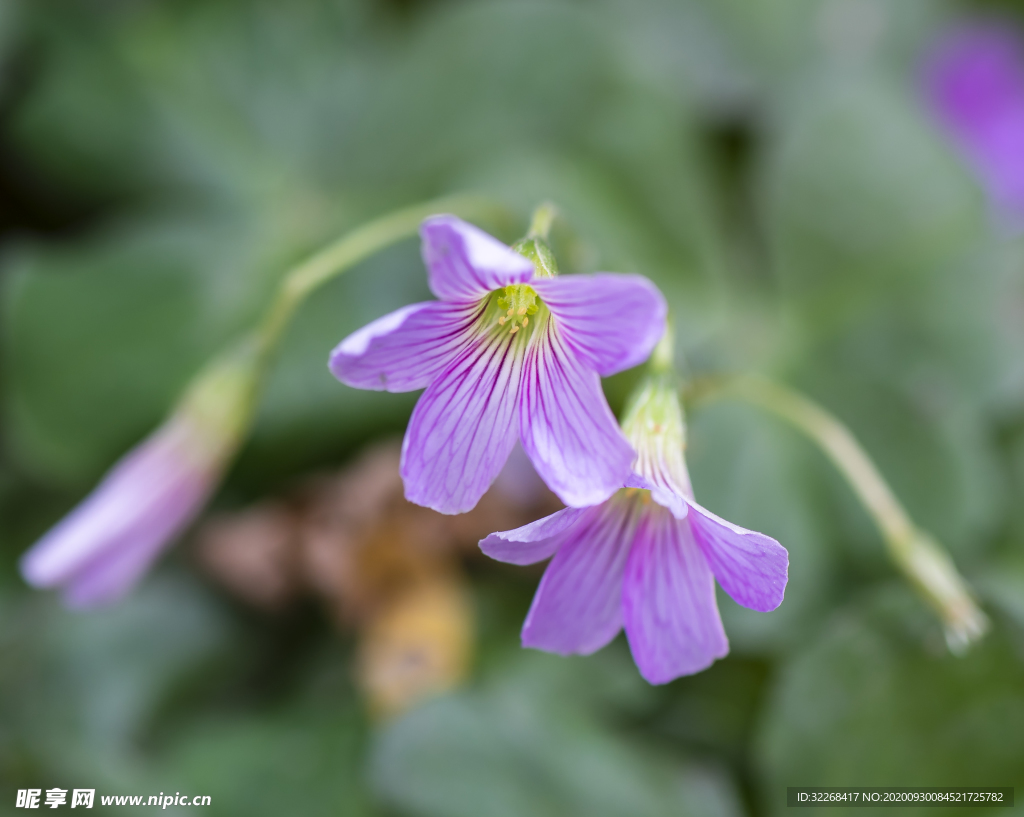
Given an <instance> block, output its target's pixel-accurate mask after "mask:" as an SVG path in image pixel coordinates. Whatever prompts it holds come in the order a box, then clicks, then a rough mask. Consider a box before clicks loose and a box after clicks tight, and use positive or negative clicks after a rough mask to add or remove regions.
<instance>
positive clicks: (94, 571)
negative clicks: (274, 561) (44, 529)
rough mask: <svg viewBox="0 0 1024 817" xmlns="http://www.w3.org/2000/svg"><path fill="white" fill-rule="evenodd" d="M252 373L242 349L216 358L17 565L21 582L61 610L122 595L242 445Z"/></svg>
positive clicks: (199, 504) (251, 363)
mask: <svg viewBox="0 0 1024 817" xmlns="http://www.w3.org/2000/svg"><path fill="white" fill-rule="evenodd" d="M256 376H257V372H256V366H255V359H254V357H253V354H252V352H251V350H249V349H248V348H246V349H245V350H243V351H242V353H240V354H238V353H236V354H232V355H230V356H229V357H227V358H225V359H221V360H217V361H215V362H214V363H213V364H211V366H210V367H209V368H208V369H207V370H206V371H204V372H203V373H201V374H200V376H199V377H198V378H197V379H196V381H195V383H194V384H193V385H192V386H191V387H190V388H189V389H188V391H187V392H186V393H185V395H184V397H183V399H182V401H181V403H180V405H179V406H178V408H177V409H176V410H175V411H174V412H173V413H172V414H171V416H170V417H169V418H168V419H167V421H166V422H165V423H164V424H163V425H162V426H160V427H159V428H158V429H157V430H156V431H154V432H153V433H152V434H151V435H150V436H149V437H147V438H146V439H145V440H143V441H142V442H141V443H139V445H137V446H136V447H135V448H134V449H132V450H131V451H129V452H128V453H127V454H126V455H125V456H124V457H123V458H122V459H121V460H120V461H119V462H117V463H116V464H115V465H114V467H113V468H112V469H111V470H110V472H109V473H108V474H107V475H106V477H104V479H103V481H102V482H101V483H100V484H99V485H98V486H97V487H96V488H95V490H93V492H92V493H91V494H89V496H87V497H86V498H85V499H84V500H83V501H82V502H81V503H80V504H79V505H78V507H76V508H75V509H74V510H72V511H71V513H69V514H68V515H67V516H66V517H65V518H64V519H63V520H62V521H61V522H59V523H58V524H57V525H56V526H55V527H54V528H52V529H51V530H50V531H49V532H48V533H47V534H46V535H45V536H43V538H42V539H40V540H39V541H38V542H37V543H36V544H35V545H34V546H33V547H32V548H31V549H30V550H29V551H28V552H27V553H26V554H25V555H24V556H23V557H22V560H21V572H22V575H23V576H24V577H25V580H26V581H27V582H28V583H29V584H31V585H33V586H35V587H39V588H48V587H61V588H63V590H64V599H65V602H66V603H67V604H68V606H69V607H74V608H87V607H96V606H99V605H103V604H109V603H112V602H114V601H117V600H118V599H120V598H121V597H123V596H124V595H125V594H126V593H127V592H128V591H129V590H130V589H131V588H132V587H133V586H134V585H135V583H136V582H137V581H138V580H139V579H140V578H141V577H142V576H143V574H145V572H146V571H147V570H148V569H149V567H150V565H152V563H153V562H154V561H155V560H156V559H157V557H158V556H159V555H160V554H161V553H162V552H163V550H164V548H165V547H167V546H168V545H169V544H171V543H172V542H173V540H174V538H175V537H176V536H177V535H178V534H179V533H180V532H181V531H182V530H183V529H184V528H185V527H186V526H187V525H188V523H189V522H190V521H191V520H192V518H193V517H194V516H195V515H196V514H197V513H198V512H199V511H200V510H201V509H202V507H203V505H204V504H205V503H206V500H207V499H208V498H209V495H210V494H211V492H212V491H213V490H214V488H215V487H216V486H217V483H218V482H219V481H220V477H221V474H222V472H223V469H224V467H225V466H226V464H227V463H228V461H229V460H230V458H231V455H232V454H233V453H234V451H235V449H236V448H237V446H238V443H239V442H240V441H241V439H242V435H243V433H244V431H245V429H246V428H247V427H248V422H249V419H250V415H251V408H252V402H253V399H252V395H253V389H254V385H255V379H256Z"/></svg>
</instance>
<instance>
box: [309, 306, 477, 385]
mask: <svg viewBox="0 0 1024 817" xmlns="http://www.w3.org/2000/svg"><path fill="white" fill-rule="evenodd" d="M483 309H484V304H481V303H467V304H452V303H445V302H444V301H427V302H425V303H419V304H410V305H409V306H405V307H402V308H401V309H399V310H397V311H395V312H392V313H390V314H389V315H385V316H384V317H382V318H378V319H377V320H375V321H374V322H373V323H369V324H367V325H366V326H364V327H363V328H362V329H360V330H358V331H357V332H353V333H352V334H351V335H349V336H348V337H347V338H345V340H343V341H342V342H341V343H339V344H338V345H337V346H336V347H335V348H334V351H332V352H331V359H330V364H329V365H330V368H331V372H332V373H333V374H334V376H335V377H336V378H338V380H340V381H341V382H342V383H345V384H346V385H348V386H353V387H355V388H357V389H374V390H376V391H390V392H402V391H413V390H415V389H422V388H424V387H425V386H427V385H429V384H430V382H431V381H432V380H433V379H434V378H435V377H437V375H438V374H440V372H441V371H442V370H443V369H444V367H445V366H446V365H448V364H449V363H450V362H451V361H452V359H453V358H454V357H455V356H456V355H457V354H458V353H459V352H460V351H461V350H462V349H464V348H465V347H466V346H467V345H468V344H469V343H471V342H472V341H473V339H474V337H475V336H476V333H475V332H474V331H473V327H474V324H475V323H476V321H477V320H478V319H479V318H480V316H481V315H482V314H483Z"/></svg>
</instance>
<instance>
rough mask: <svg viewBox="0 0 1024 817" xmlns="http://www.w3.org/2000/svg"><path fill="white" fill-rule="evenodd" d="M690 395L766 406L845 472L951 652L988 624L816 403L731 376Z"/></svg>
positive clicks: (943, 559) (842, 429) (938, 550)
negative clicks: (942, 630) (930, 611)
mask: <svg viewBox="0 0 1024 817" xmlns="http://www.w3.org/2000/svg"><path fill="white" fill-rule="evenodd" d="M693 393H694V397H695V398H696V399H697V400H700V401H702V402H703V401H709V400H712V399H715V398H719V397H732V398H736V399H740V400H744V401H745V402H747V403H750V404H752V405H755V406H758V407H760V408H763V409H766V410H768V411H770V412H772V413H773V414H775V415H776V416H778V417H780V418H782V419H783V420H786V421H787V422H788V423H790V424H792V425H793V426H794V427H796V428H797V429H799V430H800V431H802V432H803V433H804V434H806V435H807V436H808V437H809V438H810V439H811V440H812V441H813V442H814V443H816V444H817V445H818V446H819V447H820V448H821V449H822V451H824V453H825V454H826V456H828V458H829V459H830V460H831V461H832V463H833V464H834V465H835V466H836V468H838V469H839V471H840V473H841V474H842V475H843V476H844V477H845V478H846V481H847V482H848V483H849V484H850V487H851V488H852V489H853V491H854V493H855V494H856V495H857V498H858V499H859V500H860V501H861V503H862V504H863V505H864V508H865V509H866V510H867V512H868V514H869V515H870V516H871V518H872V519H873V520H874V522H875V524H876V525H877V526H878V529H879V531H880V532H881V534H882V538H883V539H884V540H885V543H886V546H887V547H888V549H889V555H890V557H891V558H892V560H893V561H894V562H895V563H896V565H897V567H899V568H900V570H901V571H902V572H903V573H904V574H905V575H906V576H907V578H908V579H910V581H911V583H912V584H913V585H914V586H915V587H916V588H917V589H918V590H919V591H920V592H921V594H922V595H923V596H924V598H925V600H926V601H927V602H928V603H929V604H930V605H931V607H932V608H933V609H934V610H935V611H936V613H938V615H939V618H940V619H941V620H942V622H943V625H944V627H945V632H946V642H947V644H948V645H949V648H950V650H951V651H952V652H954V653H956V654H960V653H962V652H963V651H964V650H965V649H966V648H967V647H968V646H969V645H970V644H971V643H972V642H973V641H976V640H977V639H979V638H981V636H982V635H984V634H985V632H986V630H987V629H988V619H987V617H986V616H985V614H984V613H983V612H982V611H981V609H980V608H979V607H978V605H977V603H976V602H975V601H974V599H973V597H972V596H971V593H970V590H969V589H968V587H967V584H966V582H965V581H964V579H963V577H961V575H960V574H959V573H958V572H957V569H956V566H955V565H954V564H953V561H952V559H950V557H949V555H948V554H947V553H946V552H945V551H944V550H943V549H942V547H941V546H940V545H939V544H938V543H937V542H936V541H935V540H934V539H933V538H932V537H931V536H930V535H929V534H927V533H926V532H924V531H922V530H920V529H919V528H918V527H917V526H916V525H915V524H914V522H913V521H912V520H911V518H910V516H909V514H908V513H907V512H906V510H905V509H904V508H903V506H902V505H901V504H900V502H899V500H898V499H897V498H896V496H895V494H894V493H893V491H892V489H891V488H890V487H889V485H888V483H887V482H886V481H885V478H884V477H883V476H882V475H881V473H879V471H878V468H877V467H876V466H875V464H874V462H872V461H871V458H870V457H869V456H868V454H867V452H865V451H864V449H863V448H862V447H861V445H860V443H859V442H857V440H856V438H855V437H854V436H853V434H852V432H851V431H850V430H849V429H848V428H847V427H846V426H845V425H843V423H841V422H840V421H839V420H838V419H837V418H836V417H834V416H833V415H832V414H830V413H829V412H827V411H826V410H825V409H824V408H822V407H821V406H819V405H818V404H817V403H814V402H813V401H811V400H809V399H808V398H806V397H804V396H803V395H801V394H798V393H797V392H794V391H792V390H791V389H788V388H786V387H784V386H781V385H779V384H777V383H773V382H771V381H769V380H766V379H763V378H758V377H737V378H733V379H729V380H725V381H721V382H717V383H711V384H708V383H703V384H698V385H697V388H696V389H694V390H693Z"/></svg>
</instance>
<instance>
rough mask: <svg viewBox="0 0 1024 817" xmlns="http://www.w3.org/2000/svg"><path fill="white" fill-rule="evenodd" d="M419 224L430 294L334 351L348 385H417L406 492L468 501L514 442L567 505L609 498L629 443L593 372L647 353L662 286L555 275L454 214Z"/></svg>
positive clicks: (449, 503) (528, 245)
mask: <svg viewBox="0 0 1024 817" xmlns="http://www.w3.org/2000/svg"><path fill="white" fill-rule="evenodd" d="M420 235H421V237H422V239H423V259H424V262H425V263H426V267H427V276H428V280H429V284H430V289H431V291H432V292H433V293H434V294H435V295H436V296H437V297H438V298H439V299H440V300H437V301H429V302H426V303H418V304H412V305H411V306H406V307H403V308H402V309H399V310H398V311H397V312H392V313H391V314H390V315H386V316H384V317H383V318H380V319H378V320H376V321H374V322H373V323H371V324H369V325H368V326H365V327H363V328H362V329H360V330H359V331H358V332H356V333H354V334H352V335H350V336H349V337H347V338H346V339H345V340H344V341H342V342H341V344H340V345H339V346H338V347H337V348H336V349H335V350H334V352H333V353H332V354H331V359H330V368H331V371H332V372H333V373H334V375H335V376H336V377H337V378H338V379H339V380H341V381H342V382H343V383H346V384H348V385H350V386H355V387H357V388H364V389H377V390H387V391H392V392H402V391H411V390H414V389H422V388H424V387H425V388H426V391H425V392H424V393H423V395H422V396H421V397H420V399H419V402H418V403H417V404H416V408H415V410H414V411H413V413H412V417H411V419H410V421H409V427H408V430H407V431H406V435H405V440H404V442H403V445H402V463H401V471H402V479H403V480H404V482H405V494H406V497H407V498H408V499H409V500H410V501H412V502H416V503H418V504H420V505H425V506H427V507H429V508H433V509H434V510H436V511H440V512H441V513H449V514H453V513H461V512H464V511H468V510H470V509H471V508H472V507H473V506H474V505H476V503H477V500H479V499H480V497H481V496H482V495H483V493H484V492H485V491H486V490H487V488H488V486H489V485H490V484H491V483H492V482H493V481H494V479H495V477H496V476H497V475H498V472H499V471H500V470H501V467H502V465H503V464H504V462H505V460H506V459H507V458H508V456H509V453H510V452H511V451H512V448H513V446H514V445H515V443H516V441H517V439H519V440H521V441H522V444H523V448H524V450H525V451H526V453H527V455H528V456H529V457H530V459H531V460H532V462H533V464H534V466H535V467H536V469H537V472H538V473H539V474H540V476H541V477H542V478H543V479H544V481H545V482H546V483H547V484H548V486H549V487H550V488H551V490H553V491H554V492H555V493H556V494H557V495H558V497H559V498H560V499H561V500H562V501H563V502H564V503H565V504H566V505H569V506H572V507H581V506H586V505H593V504H596V503H598V502H602V501H604V500H605V499H607V498H608V497H609V496H610V495H611V494H612V493H614V492H615V491H616V490H617V489H618V488H620V487H621V486H622V484H623V481H624V480H625V479H626V477H627V475H628V474H629V470H630V463H631V462H632V461H633V455H634V452H633V449H632V448H631V446H630V445H629V443H628V442H627V441H626V439H625V438H624V437H623V435H622V433H621V431H620V430H619V427H618V425H617V424H616V422H615V418H614V416H613V415H612V413H611V410H610V409H609V408H608V404H607V402H606V401H605V399H604V394H603V392H602V391H601V382H600V376H601V375H610V374H614V373H615V372H618V371H621V370H623V369H628V368H630V367H631V366H635V365H637V364H638V363H641V362H642V361H643V360H644V359H645V358H646V357H647V356H648V354H650V351H651V349H652V348H653V347H654V345H655V343H656V342H657V340H658V338H659V337H660V335H661V332H662V330H663V327H664V321H665V302H664V299H663V298H662V297H661V294H660V293H659V292H658V290H657V289H656V288H655V287H654V286H653V285H652V284H651V283H650V282H649V281H647V280H646V279H645V278H643V277H641V276H638V275H613V274H596V275H568V276H557V275H556V274H555V269H554V261H553V258H552V257H551V254H550V251H548V250H547V249H546V247H545V245H544V244H543V242H542V241H540V240H539V239H537V238H536V237H531V238H528V239H525V240H524V241H523V242H520V243H519V244H518V245H517V248H518V249H519V250H521V252H517V251H515V250H513V249H512V248H509V247H507V246H505V245H504V244H502V243H500V242H499V241H497V240H496V239H494V238H492V237H491V236H489V235H487V234H486V233H484V232H482V231H481V230H479V229H477V228H476V227H474V226H472V225H470V224H467V223H466V222H464V221H461V220H459V219H457V218H455V217H454V216H447V215H443V216H435V217H432V218H429V219H427V220H426V221H425V222H424V223H423V226H422V228H421V230H420ZM528 256H529V257H528Z"/></svg>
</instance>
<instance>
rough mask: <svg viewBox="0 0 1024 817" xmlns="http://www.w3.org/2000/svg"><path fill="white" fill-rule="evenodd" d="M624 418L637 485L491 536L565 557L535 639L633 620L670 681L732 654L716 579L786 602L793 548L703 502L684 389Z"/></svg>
mask: <svg viewBox="0 0 1024 817" xmlns="http://www.w3.org/2000/svg"><path fill="white" fill-rule="evenodd" d="M623 428H624V429H625V431H626V436H627V438H628V439H629V441H630V442H631V443H633V445H634V446H636V448H637V452H638V457H637V462H636V466H635V467H636V471H637V473H635V474H634V475H633V477H632V478H631V479H630V481H629V483H628V484H629V485H631V486H632V487H628V488H625V489H624V490H621V491H619V492H618V493H616V494H615V495H614V496H613V497H612V498H611V499H609V500H608V501H607V502H605V503H603V504H601V505H598V506H596V507H592V508H581V509H577V508H567V509H566V510H563V511H559V512H557V513H555V514H552V515H551V516H548V517H545V518H544V519H540V520H538V521H536V522H533V523H531V524H529V525H525V526H523V527H521V528H517V529H516V530H512V531H505V532H503V533H494V534H491V535H490V536H488V537H487V538H486V539H484V540H483V541H481V543H480V547H481V548H482V549H483V551H484V552H485V553H486V554H487V555H489V556H491V557H493V558H495V559H498V560H500V561H503V562H511V563H512V564H520V565H523V564H530V563H532V562H537V561H540V560H542V559H546V558H548V557H552V556H553V557H554V558H553V559H552V560H551V563H550V564H549V565H548V567H547V570H546V571H545V572H544V577H543V578H542V579H541V583H540V587H538V588H537V593H536V595H535V596H534V599H533V604H532V606H531V607H530V612H529V614H528V615H527V617H526V622H525V624H524V625H523V632H522V639H523V645H524V646H526V647H534V648H537V649H541V650H547V651H549V652H556V653H561V654H562V655H568V654H572V653H578V654H582V655H588V654H590V653H592V652H594V651H596V650H599V649H600V648H601V647H603V646H604V645H606V644H607V643H608V642H609V641H611V640H612V639H613V638H614V637H615V636H616V634H617V633H618V632H619V630H620V629H622V628H623V627H624V628H625V630H626V636H627V638H628V639H629V645H630V648H631V649H632V651H633V658H634V660H635V661H636V664H637V666H638V667H639V669H640V673H641V674H642V675H643V677H644V678H646V679H647V680H648V681H650V682H651V683H652V684H662V683H665V682H667V681H671V680H672V679H674V678H678V677H679V676H680V675H688V674H691V673H694V672H699V671H700V670H702V669H705V668H706V667H708V666H709V665H710V664H711V663H712V662H713V661H715V659H717V658H721V657H723V656H724V655H726V653H728V651H729V643H728V640H727V639H726V636H725V631H724V629H723V627H722V620H721V617H720V616H719V613H718V605H717V602H716V599H715V579H717V580H718V583H719V584H721V585H722V588H723V589H724V590H725V592H726V593H728V594H729V595H730V596H731V597H732V598H733V599H734V600H735V601H736V602H737V603H738V604H741V605H743V606H744V607H749V608H751V609H753V610H759V611H768V610H774V609H775V608H776V607H778V606H779V604H781V602H782V598H783V595H784V593H785V589H786V582H787V578H788V569H789V556H788V554H787V553H786V550H785V548H783V547H782V546H781V545H780V544H779V543H778V542H776V541H775V540H774V539H772V538H770V537H768V536H765V535H764V534H761V533H755V532H754V531H749V530H744V529H743V528H740V527H738V526H736V525H733V524H732V523H730V522H726V521H725V520H724V519H720V518H719V517H717V516H715V515H714V514H713V513H711V512H710V511H708V510H706V509H704V508H702V507H701V506H700V505H698V504H697V503H696V502H694V499H693V491H692V489H691V487H690V479H689V475H688V474H687V471H686V463H685V462H684V460H683V444H684V433H685V432H684V426H683V422H682V412H681V409H680V406H679V402H678V398H677V396H676V393H675V390H674V389H673V388H671V387H670V386H668V385H667V384H665V383H664V382H661V381H660V380H653V381H650V382H648V383H647V384H646V385H645V386H644V387H643V388H642V389H641V391H640V392H639V394H638V396H637V397H636V399H635V400H634V402H633V404H632V407H631V408H630V410H629V412H628V414H627V417H626V419H625V421H624V422H623Z"/></svg>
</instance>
